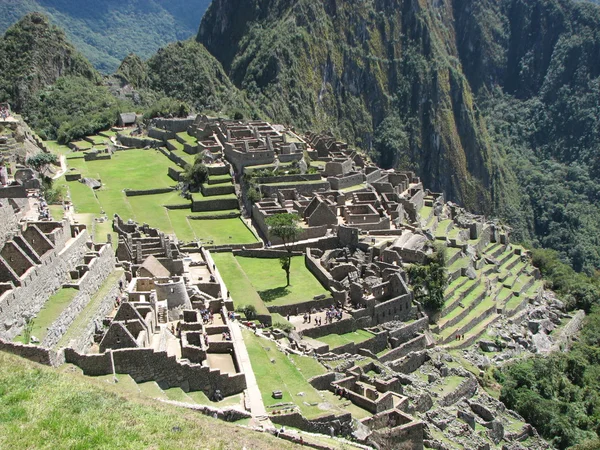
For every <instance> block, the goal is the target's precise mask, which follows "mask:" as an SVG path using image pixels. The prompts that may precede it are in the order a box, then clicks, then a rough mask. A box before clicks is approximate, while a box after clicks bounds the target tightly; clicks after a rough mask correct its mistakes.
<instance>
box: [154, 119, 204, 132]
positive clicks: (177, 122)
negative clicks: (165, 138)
mask: <svg viewBox="0 0 600 450" xmlns="http://www.w3.org/2000/svg"><path fill="white" fill-rule="evenodd" d="M194 119H195V117H186V118H184V119H168V118H156V119H152V124H153V125H154V126H155V127H157V128H162V129H163V130H167V131H172V132H173V133H183V132H184V131H187V129H188V128H189V127H191V126H192V125H193V124H194Z"/></svg>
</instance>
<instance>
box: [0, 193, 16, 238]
mask: <svg viewBox="0 0 600 450" xmlns="http://www.w3.org/2000/svg"><path fill="white" fill-rule="evenodd" d="M18 227H19V220H18V218H17V216H16V214H15V213H14V210H13V208H12V206H10V205H9V204H8V201H2V202H0V247H2V244H3V243H4V242H6V241H7V240H8V239H10V238H11V237H12V236H14V234H15V233H16V232H17V230H18Z"/></svg>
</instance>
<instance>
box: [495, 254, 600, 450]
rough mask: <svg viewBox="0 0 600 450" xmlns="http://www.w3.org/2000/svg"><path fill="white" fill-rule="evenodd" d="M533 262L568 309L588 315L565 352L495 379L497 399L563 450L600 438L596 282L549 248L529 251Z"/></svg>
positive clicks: (599, 288)
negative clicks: (581, 311)
mask: <svg viewBox="0 0 600 450" xmlns="http://www.w3.org/2000/svg"><path fill="white" fill-rule="evenodd" d="M533 263H534V265H535V266H536V267H538V268H539V269H540V271H541V272H542V275H543V276H544V277H545V278H546V279H547V280H548V282H549V283H550V285H549V287H550V288H552V289H554V290H555V291H556V292H557V293H558V294H559V295H560V297H561V299H563V300H564V301H565V302H566V306H567V308H568V309H569V310H573V309H579V308H582V309H584V310H586V311H587V312H588V313H590V315H589V316H588V317H587V318H586V320H585V322H584V327H583V330H582V332H581V334H580V336H579V338H578V339H577V340H576V341H575V342H574V344H573V346H572V348H571V350H570V351H569V352H567V353H561V352H557V353H554V354H552V355H550V356H548V357H541V356H536V357H532V358H527V359H524V360H521V361H518V362H516V363H514V364H510V365H508V366H506V368H504V369H503V370H502V371H496V372H495V377H496V379H497V380H498V381H499V382H501V383H502V385H503V386H502V394H501V397H500V399H501V400H502V401H503V402H504V403H505V404H506V405H507V406H508V407H509V408H512V409H515V410H516V411H517V412H518V413H519V414H521V415H522V416H523V417H524V418H525V420H526V421H527V422H529V423H531V424H532V425H533V426H535V427H536V428H537V429H538V431H539V432H540V433H541V434H542V436H544V437H545V438H546V439H548V440H549V441H550V442H551V443H552V444H553V445H555V446H556V447H558V448H560V449H563V448H567V447H570V446H572V445H575V444H577V443H584V442H586V441H594V440H597V439H599V438H600V394H599V393H600V279H599V278H598V277H597V276H596V277H593V278H592V277H588V276H586V275H584V274H577V273H575V272H574V270H573V269H572V268H571V267H569V266H568V265H566V264H564V263H562V262H561V261H560V259H559V258H558V254H557V252H555V251H551V250H534V251H533ZM571 338H572V336H571ZM589 445H590V447H585V446H584V447H582V448H595V447H593V444H592V443H590V444H589Z"/></svg>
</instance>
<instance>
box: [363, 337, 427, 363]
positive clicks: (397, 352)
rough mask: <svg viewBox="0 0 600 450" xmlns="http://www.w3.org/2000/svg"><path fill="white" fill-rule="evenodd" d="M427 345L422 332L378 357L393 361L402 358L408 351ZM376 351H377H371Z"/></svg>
mask: <svg viewBox="0 0 600 450" xmlns="http://www.w3.org/2000/svg"><path fill="white" fill-rule="evenodd" d="M426 347H427V338H426V337H425V335H424V334H421V335H419V336H417V337H416V338H414V339H411V340H410V341H408V342H405V343H404V344H401V345H400V346H399V347H396V348H395V349H393V350H390V351H389V352H387V353H386V354H385V355H382V356H381V357H380V358H379V361H381V362H388V361H395V360H397V359H400V358H403V357H405V356H406V355H408V354H409V353H412V352H416V351H419V350H423V349H425V348H426ZM373 353H377V352H373Z"/></svg>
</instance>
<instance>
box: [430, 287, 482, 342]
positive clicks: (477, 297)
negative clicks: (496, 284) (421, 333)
mask: <svg viewBox="0 0 600 450" xmlns="http://www.w3.org/2000/svg"><path fill="white" fill-rule="evenodd" d="M486 294H487V288H486V286H485V285H484V284H480V285H479V286H477V287H476V288H475V289H474V290H473V291H472V292H471V293H470V294H469V295H468V296H467V297H465V299H463V301H461V302H459V303H457V304H456V307H455V308H453V309H452V310H451V311H450V313H453V312H454V313H455V312H456V311H457V309H458V308H462V311H460V312H459V313H458V314H456V315H455V316H453V317H450V318H448V317H447V316H446V318H442V319H441V320H440V321H439V322H438V330H439V331H438V332H441V331H443V330H445V329H446V328H448V327H451V326H453V325H456V324H457V323H459V322H460V321H461V320H462V319H464V318H465V317H466V316H467V315H468V314H469V313H470V312H471V311H472V310H473V309H475V308H476V307H477V305H479V304H480V303H481V301H482V300H483V299H484V298H485V297H486ZM448 315H452V314H448Z"/></svg>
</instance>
